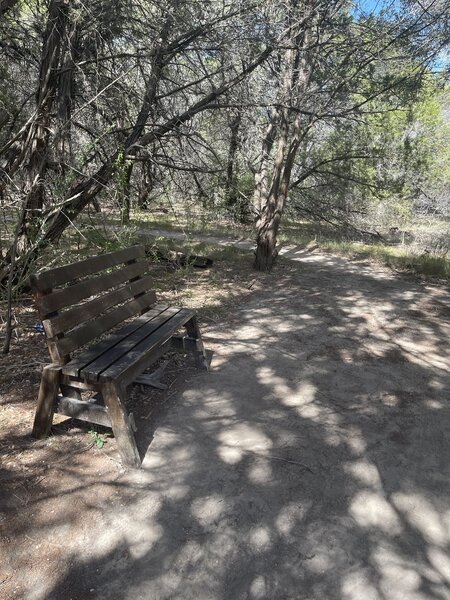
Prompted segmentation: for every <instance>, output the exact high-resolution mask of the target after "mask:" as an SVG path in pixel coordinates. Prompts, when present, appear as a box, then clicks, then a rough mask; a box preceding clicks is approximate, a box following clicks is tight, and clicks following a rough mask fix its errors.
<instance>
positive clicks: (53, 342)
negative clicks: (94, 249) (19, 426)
mask: <svg viewBox="0 0 450 600" xmlns="http://www.w3.org/2000/svg"><path fill="white" fill-rule="evenodd" d="M148 267H149V265H148V260H146V259H145V249H144V246H133V247H131V248H127V249H125V250H119V251H118V252H111V253H109V254H103V255H100V256H96V257H94V258H89V259H87V260H83V261H81V262H77V263H73V264H70V265H67V266H65V267H58V268H55V269H51V270H48V271H44V272H42V273H39V274H38V275H32V276H31V277H30V285H31V287H32V290H33V295H34V297H35V302H36V305H37V308H38V311H39V315H40V318H41V320H42V324H43V326H44V330H45V334H46V337H47V344H48V348H49V352H50V356H51V360H52V364H49V365H46V366H45V367H44V369H43V373H42V380H41V386H40V390H39V397H38V404H37V409H36V416H35V420H34V427H33V436H34V437H37V438H42V437H45V436H47V435H48V434H49V432H50V428H51V425H52V422H53V414H54V412H57V413H61V414H64V415H67V416H70V417H73V418H76V419H81V420H84V421H89V422H91V423H96V424H99V425H105V426H108V427H112V430H113V432H114V436H115V438H116V440H117V446H118V449H119V452H120V455H121V457H122V461H123V463H124V464H126V465H129V466H135V467H136V466H139V465H140V463H141V458H140V456H139V452H138V449H137V447H136V441H135V438H134V432H135V431H136V426H135V423H134V419H133V416H132V414H128V413H127V410H126V406H125V405H126V388H127V386H128V385H129V384H130V383H132V382H133V381H135V380H136V379H137V380H138V381H139V383H144V384H145V383H146V382H147V380H146V377H147V376H146V375H143V372H144V371H145V370H146V369H147V368H148V367H149V366H150V365H151V364H152V363H154V362H155V361H156V360H157V359H158V358H160V356H161V355H162V354H163V353H164V351H166V350H167V349H168V348H169V346H174V347H176V348H177V349H182V350H191V351H193V352H194V355H195V357H196V363H197V366H198V367H199V368H202V369H208V362H207V359H206V354H205V350H204V347H203V343H202V339H201V334H200V330H199V327H198V324H197V319H196V316H195V313H194V312H193V311H192V310H190V309H187V308H175V307H172V306H167V305H165V304H156V294H155V292H154V291H152V289H151V285H152V278H151V276H150V275H148V274H147V272H148ZM131 317H134V318H133V319H131ZM130 319H131V320H130ZM124 321H126V323H124ZM119 326H120V327H119ZM181 327H184V328H185V329H186V332H185V335H184V336H176V335H174V334H175V332H176V331H177V330H179V329H180V328H181ZM112 329H114V330H113V332H112V333H111V332H110V330H112ZM106 332H110V333H109V334H108V335H104V334H106ZM101 336H103V338H102V339H100V340H98V338H100V337H101ZM88 344H92V345H90V346H89V347H87V348H85V347H86V346H87V345H88ZM81 348H83V349H82V350H81V352H79V353H78V352H76V351H78V350H80V349H81ZM74 352H76V354H75V355H73V353H74ZM148 383H149V384H150V385H151V380H150V379H149V380H148ZM85 390H88V391H92V392H96V394H95V395H94V396H93V398H92V400H90V401H86V400H83V399H82V396H81V393H82V392H83V391H85Z"/></svg>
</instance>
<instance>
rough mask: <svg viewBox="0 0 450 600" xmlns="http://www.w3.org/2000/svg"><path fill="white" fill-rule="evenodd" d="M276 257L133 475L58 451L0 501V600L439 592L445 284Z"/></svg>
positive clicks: (374, 599) (178, 396) (408, 596)
mask: <svg viewBox="0 0 450 600" xmlns="http://www.w3.org/2000/svg"><path fill="white" fill-rule="evenodd" d="M291 253H292V255H291V258H294V259H296V260H298V261H299V268H298V270H289V273H288V274H283V270H282V269H280V274H279V278H278V280H277V286H276V289H265V290H263V291H258V292H255V293H254V294H253V295H251V296H250V297H249V296H248V295H247V296H246V298H245V301H244V300H243V301H242V303H240V302H237V303H236V307H235V310H233V312H232V313H230V314H229V315H228V318H227V319H226V320H225V322H223V323H217V324H215V325H213V326H210V327H209V328H208V329H207V332H206V333H207V335H206V341H207V346H208V347H209V348H211V349H212V350H214V358H213V362H212V370H211V371H210V372H209V373H206V374H198V373H191V374H190V376H189V377H187V381H185V382H183V383H182V384H181V385H180V386H179V388H178V391H177V392H176V393H175V394H173V395H170V399H169V401H168V402H167V403H166V405H165V407H164V409H162V410H161V413H160V415H159V417H158V418H157V420H156V422H155V423H156V427H155V428H154V430H152V435H153V440H152V442H151V444H150V446H149V448H148V451H147V454H146V457H145V460H144V463H143V469H142V470H141V471H136V472H128V473H124V472H123V471H122V470H121V469H120V467H119V466H118V465H117V464H116V463H115V462H114V458H115V454H114V453H112V454H108V455H107V456H106V457H105V458H104V461H103V463H98V462H97V463H96V469H97V470H95V469H94V468H93V467H92V463H91V462H90V461H89V455H88V454H86V453H84V454H83V453H81V454H77V455H75V456H73V457H69V458H68V459H67V460H66V461H65V462H64V463H63V465H59V466H60V467H61V468H64V473H65V476H66V478H65V480H64V485H63V486H62V487H61V486H59V487H52V486H51V485H50V483H54V481H53V480H52V479H51V474H50V473H51V472H53V471H52V470H51V469H49V474H48V475H47V477H48V479H43V480H42V481H40V482H39V483H38V486H39V494H36V497H35V498H33V500H31V501H30V502H29V503H28V504H27V505H26V506H24V507H23V506H22V507H21V509H22V510H21V512H20V514H19V513H17V512H16V513H14V512H13V511H12V505H11V504H8V505H7V510H6V512H5V513H4V522H3V527H4V528H3V538H2V542H3V544H2V547H3V550H4V555H3V557H2V563H1V564H2V569H3V571H1V570H0V597H1V598H2V600H6V599H9V598H14V597H17V598H18V597H20V598H24V599H32V600H44V599H45V600H65V599H69V598H71V599H73V600H84V599H85V598H101V599H103V598H114V599H115V600H121V599H124V600H125V599H126V600H139V599H145V600H150V599H151V600H169V599H170V600H172V599H174V600H191V599H195V600H241V599H242V600H244V599H246V600H247V599H248V600H253V599H265V600H281V599H289V600H294V599H295V600H425V599H426V600H431V599H433V600H434V599H435V600H437V599H439V600H442V599H450V560H449V543H450V501H449V498H450V472H449V465H450V444H449V433H448V432H449V422H450V420H449V416H450V415H449V407H448V399H449V389H450V373H449V364H450V363H449V344H448V342H449V332H450V327H449V314H450V307H449V305H448V291H449V290H448V289H446V288H444V287H441V286H438V285H431V284H424V283H420V282H416V281H413V280H411V279H406V278H399V277H397V276H395V275H394V274H392V273H389V272H387V271H385V270H382V269H377V268H374V267H371V266H368V265H365V264H363V263H355V262H350V261H347V260H346V259H343V258H342V259H340V258H335V257H331V256H328V255H321V254H315V253H313V254H311V253H307V252H305V251H301V250H296V249H292V250H291ZM171 394H172V392H171ZM47 443H48V442H47ZM99 464H100V466H101V469H100V470H99V469H98V467H99ZM98 470H99V472H97V471H98ZM19 496H20V494H19ZM55 496H57V498H56V499H55ZM56 500H57V501H56ZM17 502H18V501H16V503H17ZM12 531H13V532H14V536H15V539H14V540H13V539H12V534H11V533H8V532H12ZM8 539H9V542H8ZM41 557H45V558H44V559H43V560H40V559H41ZM2 572H3V577H2V576H1V573H2ZM2 579H3V588H2ZM2 590H3V591H2Z"/></svg>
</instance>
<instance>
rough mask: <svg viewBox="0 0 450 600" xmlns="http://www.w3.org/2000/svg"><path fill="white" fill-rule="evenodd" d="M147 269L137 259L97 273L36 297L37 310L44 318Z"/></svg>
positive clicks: (146, 263)
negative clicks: (86, 279)
mask: <svg viewBox="0 0 450 600" xmlns="http://www.w3.org/2000/svg"><path fill="white" fill-rule="evenodd" d="M147 271H148V262H147V261H139V262H136V263H132V264H130V265H126V266H124V267H122V268H121V269H120V270H117V271H113V272H112V273H106V274H104V275H99V276H98V277H95V278H93V279H89V280H88V281H82V282H80V283H76V284H74V285H70V286H69V287H66V288H63V289H60V290H55V291H54V292H53V293H51V294H48V295H47V296H40V297H38V298H36V305H37V307H38V310H39V314H40V315H41V318H45V317H46V316H47V315H49V314H50V313H52V312H55V311H57V310H60V309H61V308H65V307H66V306H72V305H73V304H76V303H77V302H81V301H82V300H85V299H86V298H89V297H90V296H93V295H94V294H99V293H100V292H103V291H105V290H108V289H110V288H112V287H114V286H117V285H120V284H121V283H124V282H125V281H129V280H130V279H134V278H135V277H139V276H140V275H143V274H144V273H145V272H147Z"/></svg>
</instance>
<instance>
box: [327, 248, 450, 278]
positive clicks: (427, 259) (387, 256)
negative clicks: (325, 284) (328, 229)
mask: <svg viewBox="0 0 450 600" xmlns="http://www.w3.org/2000/svg"><path fill="white" fill-rule="evenodd" d="M319 246H320V248H322V249H323V250H325V251H327V252H333V253H336V254H342V255H345V256H352V257H361V258H369V259H372V260H375V261H376V262H379V263H381V264H383V265H386V266H388V267H390V268H392V269H395V270H398V271H407V272H413V273H416V274H419V275H424V276H426V277H436V278H439V279H450V261H449V260H448V259H446V258H443V257H439V256H431V255H430V254H414V253H412V252H408V250H407V249H405V248H402V247H396V246H386V245H384V244H370V245H369V244H361V243H358V242H339V241H323V242H320V243H319Z"/></svg>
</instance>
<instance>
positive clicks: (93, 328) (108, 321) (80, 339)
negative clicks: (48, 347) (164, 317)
mask: <svg viewBox="0 0 450 600" xmlns="http://www.w3.org/2000/svg"><path fill="white" fill-rule="evenodd" d="M155 299H156V296H155V292H154V291H153V290H152V291H150V292H148V293H147V294H144V295H143V296H139V298H136V299H135V300H132V301H131V302H127V304H122V305H121V306H118V307H117V308H114V309H113V310H111V311H110V312H109V313H107V314H106V315H102V316H100V317H98V318H97V319H95V320H93V321H91V322H90V323H86V324H85V325H81V327H78V328H77V329H74V330H72V331H71V332H70V333H69V335H67V336H65V337H63V338H61V339H57V340H56V341H55V343H56V346H57V348H58V351H59V353H60V355H61V356H64V355H67V354H70V353H71V352H73V351H74V350H76V349H77V348H81V347H82V346H84V345H85V344H87V343H88V342H90V341H91V340H93V339H95V338H97V337H99V336H100V335H102V333H105V331H109V330H110V329H112V328H113V327H115V326H116V325H118V324H119V323H122V322H123V321H125V320H126V319H128V318H130V317H134V316H135V315H136V314H139V313H142V312H144V311H147V310H148V309H149V308H150V307H151V305H152V304H154V303H155Z"/></svg>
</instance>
